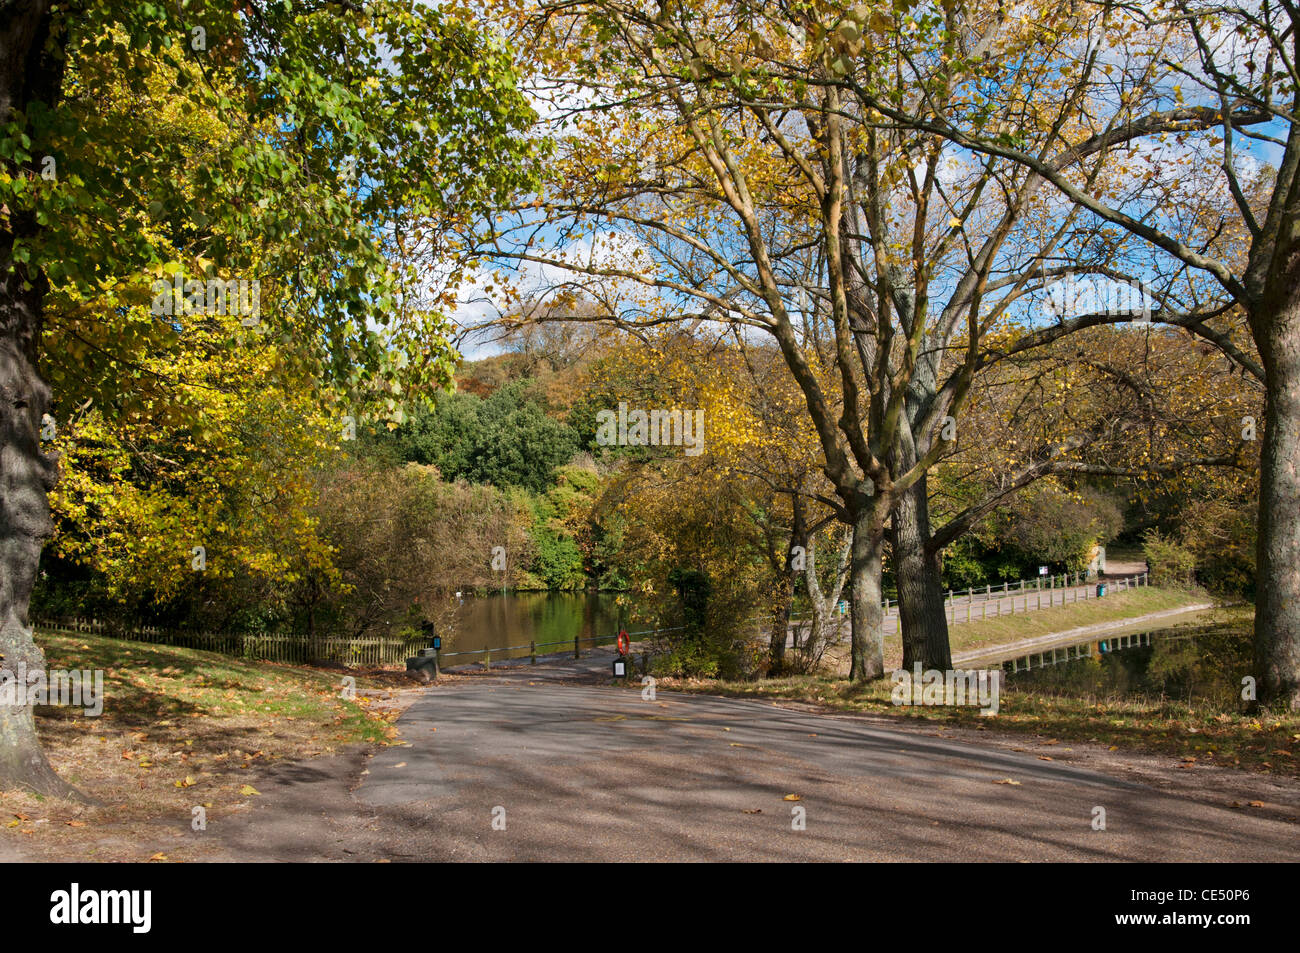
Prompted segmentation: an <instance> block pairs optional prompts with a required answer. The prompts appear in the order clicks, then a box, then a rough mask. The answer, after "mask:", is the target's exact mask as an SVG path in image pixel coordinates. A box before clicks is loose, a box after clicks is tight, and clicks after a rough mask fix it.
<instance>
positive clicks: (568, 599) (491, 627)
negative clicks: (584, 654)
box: [443, 592, 637, 664]
mask: <svg viewBox="0 0 1300 953" xmlns="http://www.w3.org/2000/svg"><path fill="white" fill-rule="evenodd" d="M636 621H637V620H636V618H635V615H631V616H629V617H628V618H627V619H626V621H625V622H624V624H626V625H627V626H628V627H629V628H631V627H633V626H634V625H635V624H636ZM618 629H619V611H618V607H617V605H616V604H615V596H614V595H613V594H612V593H603V592H602V593H596V592H587V593H573V592H517V593H516V592H512V593H507V594H505V595H502V594H500V593H496V594H494V595H490V596H478V597H472V596H466V597H465V599H464V601H463V602H462V604H461V605H460V607H459V608H458V609H457V612H456V625H455V629H454V631H452V632H449V633H448V634H447V637H446V638H445V639H444V643H443V649H444V653H450V652H473V651H476V650H479V649H485V648H490V649H492V650H493V652H492V656H493V658H496V657H498V655H499V656H500V657H501V658H508V657H518V656H523V655H527V654H528V645H529V643H530V642H536V643H537V651H538V653H539V654H547V653H553V652H562V651H564V650H565V646H566V645H567V646H568V647H569V648H572V646H573V639H574V637H575V636H576V637H578V638H580V639H593V638H599V639H601V643H589V642H584V643H583V648H584V649H586V648H588V647H589V646H590V645H592V644H602V643H603V642H613V641H614V637H615V636H616V635H617V634H618ZM544 643H558V644H551V645H545V647H544ZM502 646H520V648H515V649H513V650H511V651H502V652H500V653H498V652H497V651H496V650H497V649H499V648H501V647H502ZM462 661H476V659H473V658H471V659H468V660H464V659H462V660H457V661H453V660H452V658H448V664H459V663H460V662H462Z"/></svg>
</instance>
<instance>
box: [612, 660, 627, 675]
mask: <svg viewBox="0 0 1300 953" xmlns="http://www.w3.org/2000/svg"><path fill="white" fill-rule="evenodd" d="M614 677H615V678H627V659H625V658H623V657H622V656H621V655H620V656H619V657H618V658H616V659H614Z"/></svg>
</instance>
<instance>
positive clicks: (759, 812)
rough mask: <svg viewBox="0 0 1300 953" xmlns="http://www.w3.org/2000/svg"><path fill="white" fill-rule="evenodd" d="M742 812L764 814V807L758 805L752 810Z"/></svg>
mask: <svg viewBox="0 0 1300 953" xmlns="http://www.w3.org/2000/svg"><path fill="white" fill-rule="evenodd" d="M740 813H742V814H762V813H763V809H762V808H761V807H756V808H754V810H752V811H741V812H740Z"/></svg>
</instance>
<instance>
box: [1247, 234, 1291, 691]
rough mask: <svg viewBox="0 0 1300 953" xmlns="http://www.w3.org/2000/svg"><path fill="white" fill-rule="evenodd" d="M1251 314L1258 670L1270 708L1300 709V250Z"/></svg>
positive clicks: (1260, 687) (1259, 688)
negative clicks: (1257, 419) (1255, 360)
mask: <svg viewBox="0 0 1300 953" xmlns="http://www.w3.org/2000/svg"><path fill="white" fill-rule="evenodd" d="M1290 264H1291V267H1290V268H1287V269H1285V271H1286V272H1289V274H1286V275H1285V277H1283V278H1282V280H1280V281H1277V282H1275V284H1276V285H1278V286H1280V287H1278V288H1277V292H1276V294H1272V295H1266V296H1265V298H1264V301H1263V302H1261V306H1260V307H1259V308H1258V309H1257V310H1256V311H1255V312H1254V313H1253V314H1252V315H1251V323H1252V325H1253V330H1254V332H1255V340H1256V342H1257V343H1258V345H1259V350H1260V356H1261V358H1262V359H1263V363H1264V368H1265V372H1266V391H1267V401H1266V405H1265V412H1264V413H1265V416H1264V434H1263V438H1264V446H1263V448H1262V449H1261V453H1260V464H1259V465H1260V484H1259V538H1258V541H1257V546H1258V550H1257V557H1258V565H1257V572H1258V580H1259V582H1258V585H1257V586H1256V592H1257V595H1256V604H1255V671H1256V674H1257V676H1258V678H1259V685H1258V695H1259V700H1260V702H1261V703H1263V704H1266V705H1277V704H1280V705H1285V706H1286V707H1288V708H1290V709H1292V710H1297V709H1300V288H1297V284H1296V283H1297V281H1298V280H1300V246H1298V247H1297V249H1296V250H1295V252H1294V253H1293V255H1292V256H1291V263H1290Z"/></svg>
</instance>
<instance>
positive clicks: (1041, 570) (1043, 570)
mask: <svg viewBox="0 0 1300 953" xmlns="http://www.w3.org/2000/svg"><path fill="white" fill-rule="evenodd" d="M1038 575H1040V576H1046V575H1047V567H1046V566H1039V567H1038Z"/></svg>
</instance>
